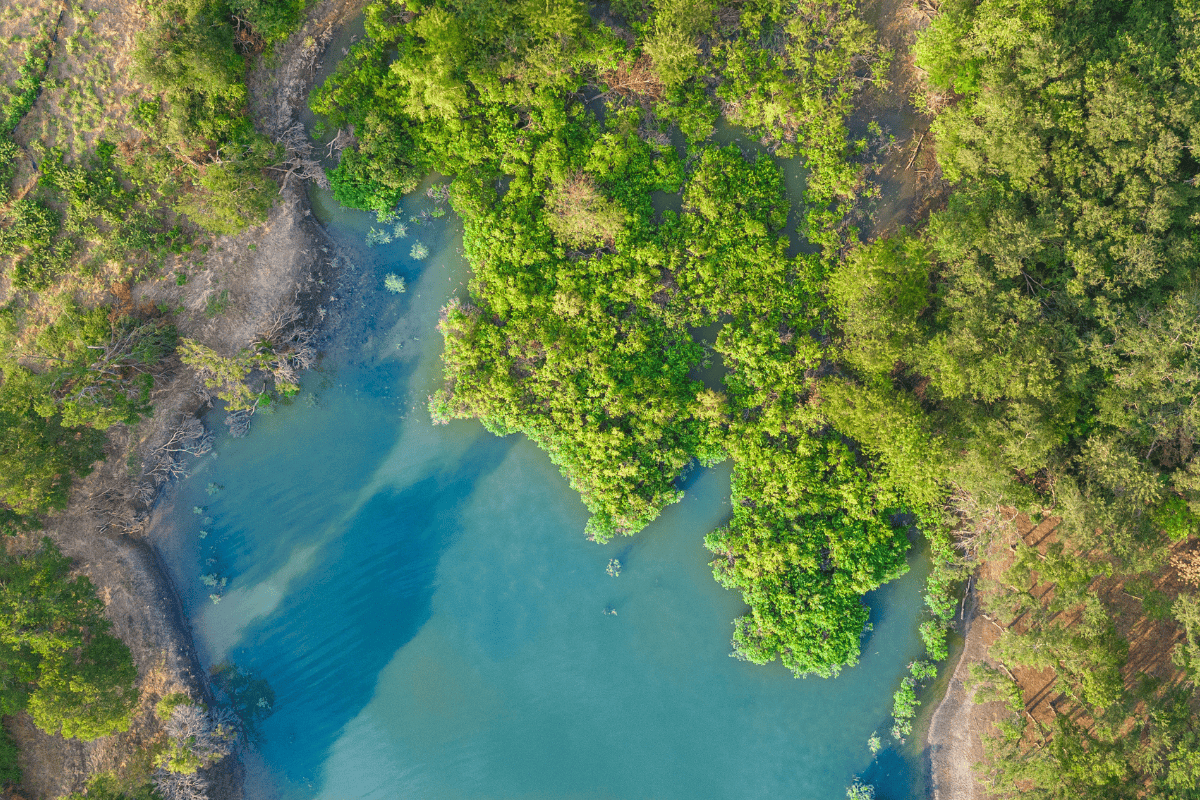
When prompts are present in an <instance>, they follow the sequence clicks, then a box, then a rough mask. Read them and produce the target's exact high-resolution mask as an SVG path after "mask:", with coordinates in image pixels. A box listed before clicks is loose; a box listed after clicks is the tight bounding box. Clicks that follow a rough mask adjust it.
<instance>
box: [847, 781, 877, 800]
mask: <svg viewBox="0 0 1200 800" xmlns="http://www.w3.org/2000/svg"><path fill="white" fill-rule="evenodd" d="M846 797H847V798H849V800H875V787H874V786H872V785H871V784H869V783H863V782H862V781H861V780H859V779H858V778H855V779H854V783H852V784H850V785H849V786H847V787H846Z"/></svg>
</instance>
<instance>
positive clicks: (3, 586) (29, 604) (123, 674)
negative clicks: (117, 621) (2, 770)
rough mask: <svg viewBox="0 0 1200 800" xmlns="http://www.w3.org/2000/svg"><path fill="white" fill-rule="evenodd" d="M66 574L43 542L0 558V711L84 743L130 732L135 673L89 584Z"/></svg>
mask: <svg viewBox="0 0 1200 800" xmlns="http://www.w3.org/2000/svg"><path fill="white" fill-rule="evenodd" d="M70 568H71V562H70V560H69V559H67V558H65V557H64V556H63V555H61V554H60V553H59V551H58V550H57V549H56V548H55V547H54V545H53V544H51V543H50V541H49V540H48V539H47V540H45V541H44V543H43V544H42V547H41V548H40V549H39V550H37V551H35V552H33V553H31V554H29V555H27V556H24V557H15V556H12V555H11V554H8V553H5V554H4V555H3V557H0V649H3V660H2V662H0V663H2V664H3V667H2V670H3V673H2V675H0V677H2V678H3V680H2V685H3V687H4V689H3V691H2V692H0V710H2V711H3V713H4V714H6V715H8V714H13V713H15V712H17V711H19V710H23V709H24V710H28V712H29V714H30V716H31V717H32V718H33V721H34V723H35V724H36V725H37V726H38V727H39V728H41V729H42V730H44V731H45V732H47V733H52V734H55V733H61V734H62V735H63V736H66V737H77V738H80V739H84V740H90V739H96V738H98V737H101V736H106V735H108V734H110V733H114V732H117V731H123V730H127V729H128V728H129V724H130V720H131V716H132V714H133V710H134V707H135V705H136V703H137V692H136V691H135V689H134V685H133V684H134V680H135V679H136V678H137V670H136V669H135V668H134V666H133V661H132V659H131V658H130V654H129V648H127V647H126V646H125V645H124V644H123V643H122V642H121V641H120V640H119V639H117V638H115V637H114V636H112V635H111V634H109V633H108V629H109V627H110V624H109V622H108V621H107V620H106V619H104V616H103V614H102V611H103V607H104V606H103V603H101V602H100V600H99V599H98V598H97V597H96V592H95V589H94V588H93V587H92V584H91V582H90V581H88V579H87V578H83V577H79V578H71V577H70Z"/></svg>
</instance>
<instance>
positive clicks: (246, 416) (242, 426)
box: [225, 406, 257, 439]
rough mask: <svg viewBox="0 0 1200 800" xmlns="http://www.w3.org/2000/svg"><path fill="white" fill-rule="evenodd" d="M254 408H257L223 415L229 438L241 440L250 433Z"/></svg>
mask: <svg viewBox="0 0 1200 800" xmlns="http://www.w3.org/2000/svg"><path fill="white" fill-rule="evenodd" d="M256 408H257V406H252V407H250V408H243V409H241V410H239V411H230V412H229V413H228V414H226V415H225V424H226V425H227V426H229V435H230V436H232V437H233V438H235V439H241V438H242V437H243V436H245V435H246V434H248V433H250V419H251V418H252V417H253V416H254V411H255V409H256Z"/></svg>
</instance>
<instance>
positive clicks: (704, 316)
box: [314, 0, 908, 675]
mask: <svg viewBox="0 0 1200 800" xmlns="http://www.w3.org/2000/svg"><path fill="white" fill-rule="evenodd" d="M618 5H620V4H618ZM620 8H623V9H624V13H625V14H626V20H625V21H626V22H627V23H628V24H629V25H630V26H631V27H632V28H633V30H634V31H635V43H634V44H633V45H632V46H631V45H630V44H629V42H628V41H627V40H626V39H623V38H621V36H620V35H619V34H618V31H617V30H615V29H614V28H612V27H610V26H607V25H598V24H595V23H594V22H593V21H592V19H591V17H589V15H588V13H587V11H588V9H587V8H586V7H585V6H584V5H583V4H582V3H579V2H576V1H575V0H558V1H557V2H552V3H549V4H547V3H545V2H536V3H535V2H529V3H499V2H495V3H459V2H431V3H420V4H418V3H412V2H409V3H406V4H399V3H392V2H382V3H377V4H375V5H373V6H371V7H370V8H369V9H368V11H367V33H368V37H367V38H366V39H365V40H364V41H363V42H361V43H360V44H358V45H356V47H355V49H354V51H353V52H352V53H351V55H350V57H349V58H348V59H346V60H345V61H344V62H343V63H342V65H341V66H340V67H339V69H338V72H337V73H336V74H335V75H334V76H333V78H332V79H331V80H330V81H329V82H328V83H327V84H326V85H325V86H324V87H323V88H322V89H321V90H319V91H318V92H317V93H316V95H315V97H314V108H315V109H316V110H318V111H320V112H322V113H324V114H326V115H328V117H329V118H330V121H331V122H332V123H333V124H334V125H337V126H347V125H353V126H354V132H355V137H356V140H357V148H355V149H352V150H348V151H346V152H345V153H344V154H343V158H342V161H341V163H340V165H339V166H338V168H337V169H336V170H335V171H334V172H333V174H332V176H331V178H332V182H333V185H334V191H335V194H336V196H337V198H338V199H339V200H340V201H341V202H343V203H348V204H351V205H357V206H359V207H363V208H370V209H373V210H376V211H378V212H381V213H385V214H386V213H388V212H389V211H391V209H392V207H393V206H394V204H395V203H396V201H397V200H398V198H399V196H400V195H401V194H402V193H404V192H406V191H409V190H411V189H412V188H414V187H415V186H416V184H417V181H418V180H419V179H420V178H421V177H422V176H424V175H425V174H426V173H427V172H428V171H430V170H437V171H438V172H441V173H442V174H446V175H451V176H453V180H452V182H451V184H450V188H449V194H450V199H451V202H452V203H453V205H454V208H455V210H456V211H458V212H459V214H460V215H461V216H462V217H463V220H464V223H465V236H464V241H465V249H466V253H467V256H468V257H469V259H470V261H471V264H472V266H473V269H474V274H473V277H472V280H471V284H470V291H471V295H470V299H469V301H468V300H465V299H464V300H460V301H455V302H453V303H451V304H450V306H448V307H447V308H446V310H445V313H444V315H443V321H442V326H441V327H442V331H443V333H444V335H445V338H446V350H445V354H444V363H445V366H446V385H445V388H444V389H442V390H441V391H439V392H438V393H437V394H435V395H434V397H433V398H431V404H430V407H431V410H432V413H433V416H434V419H435V421H439V422H445V421H448V420H449V419H452V418H455V417H476V418H479V419H480V420H482V421H483V423H484V424H485V425H486V426H487V427H488V428H489V429H490V430H492V431H494V432H496V433H499V434H509V433H516V432H521V433H524V434H526V435H527V436H529V437H530V438H531V439H532V440H533V441H535V442H536V443H538V444H539V445H540V446H541V447H542V448H543V449H545V450H546V451H547V453H549V455H550V457H551V458H552V459H553V460H554V461H555V463H556V464H558V465H559V466H560V467H561V468H562V470H563V473H564V474H565V475H566V476H567V477H568V478H569V479H570V481H571V484H572V486H574V487H575V488H576V489H577V490H578V491H579V492H580V495H581V496H582V498H583V500H584V502H585V504H586V505H587V507H588V508H589V510H590V511H591V512H592V518H591V520H590V521H589V523H588V533H589V535H590V536H592V537H593V538H596V539H599V540H604V539H607V538H609V537H610V536H612V535H614V534H629V533H634V532H636V531H638V530H640V529H641V528H643V527H644V526H645V525H646V524H647V523H648V522H650V521H651V520H653V519H654V518H655V517H656V516H657V515H658V514H659V512H660V511H661V509H662V508H663V507H664V506H665V505H667V504H669V503H672V502H675V501H676V500H677V499H678V498H679V497H680V496H681V493H680V492H679V490H678V489H677V487H676V481H677V479H678V477H679V475H680V474H681V472H682V471H683V470H684V469H685V468H687V467H688V465H689V464H691V463H692V462H693V461H696V460H699V462H700V463H705V464H709V463H713V462H716V461H719V460H722V459H723V458H726V457H728V456H732V457H733V459H734V462H735V467H734V469H735V487H734V500H735V506H736V508H737V509H738V510H737V513H736V514H735V517H734V520H733V521H732V522H731V523H730V525H729V526H728V527H727V528H726V529H723V530H722V531H721V532H718V533H717V534H714V535H713V536H711V537H710V538H709V541H708V544H709V546H710V548H712V549H713V550H714V551H715V552H716V553H717V554H718V555H719V558H718V560H717V561H716V562H715V564H716V575H717V577H718V579H719V580H720V581H721V582H722V583H723V584H724V585H727V586H729V587H731V588H737V589H739V590H741V591H742V593H743V595H744V596H745V597H746V600H747V602H748V603H749V604H750V606H751V609H752V611H751V613H750V614H748V615H747V616H746V617H744V618H743V619H742V620H740V621H739V622H738V624H737V633H736V637H735V650H736V654H737V655H739V656H741V657H744V658H748V659H751V660H754V661H768V660H771V659H773V658H776V657H782V658H783V660H784V662H785V663H786V664H787V665H788V666H789V668H791V669H792V670H793V671H795V672H796V674H798V675H801V674H808V673H817V674H823V675H828V674H833V673H835V672H836V671H837V670H838V669H839V668H840V667H841V666H842V665H843V664H847V663H853V662H854V661H855V660H856V658H857V654H858V646H859V645H858V642H859V637H860V636H861V634H862V632H863V629H864V626H865V624H866V620H867V614H868V612H867V609H866V608H865V606H863V605H862V603H861V595H862V594H863V593H864V592H866V591H869V590H870V589H872V588H875V587H876V586H878V585H879V584H880V583H882V582H884V581H886V580H888V579H890V578H892V577H895V576H896V575H897V574H900V573H902V572H903V571H904V569H905V563H904V554H905V552H906V550H907V547H908V540H907V537H906V536H905V534H904V532H903V530H902V529H900V528H897V527H895V526H894V525H893V524H892V522H891V519H892V516H891V515H892V513H893V512H894V511H897V510H899V509H900V508H902V507H903V506H904V503H905V500H904V499H903V498H901V497H899V496H898V495H897V494H896V493H895V492H889V491H887V490H885V489H884V488H882V487H880V486H878V485H876V482H875V481H874V479H873V477H872V471H871V467H870V465H869V464H868V463H867V462H865V461H864V460H863V459H862V458H860V456H859V455H858V454H857V453H856V452H855V449H854V448H853V446H851V445H850V444H848V443H846V442H844V441H843V440H842V439H841V438H840V437H839V436H838V435H837V434H836V433H834V432H833V431H831V430H830V429H829V428H828V426H827V425H826V424H825V422H824V421H823V420H822V419H821V418H820V417H819V415H815V414H813V413H811V412H810V411H809V410H808V405H807V404H808V402H809V400H810V391H811V388H810V386H809V382H808V379H807V378H806V371H809V370H814V369H816V368H817V367H818V366H819V365H820V363H821V350H822V348H821V344H820V342H819V341H818V340H816V339H814V338H813V337H812V336H810V334H809V332H810V331H811V330H812V329H814V327H819V326H820V325H821V321H820V318H819V315H820V313H821V311H822V308H823V300H822V299H821V297H820V295H819V294H817V293H816V292H815V291H814V290H815V289H817V288H819V283H818V282H819V276H820V273H821V270H822V269H823V266H822V264H823V262H822V260H821V257H820V256H819V255H818V256H810V255H801V256H798V257H793V256H791V255H790V250H791V241H790V237H789V236H788V235H787V234H786V233H785V227H786V226H787V222H788V216H789V211H790V205H789V201H788V199H787V198H786V196H785V191H784V186H783V180H782V175H781V171H780V168H779V166H778V163H777V162H776V161H774V160H773V159H771V158H769V157H768V156H767V155H765V154H759V155H753V154H747V153H743V152H741V151H739V150H738V149H736V148H733V147H724V148H722V147H718V146H716V144H714V143H712V142H711V141H709V139H710V136H711V134H712V132H713V124H712V123H713V121H715V120H716V118H717V115H718V111H719V108H720V107H721V104H726V106H727V107H728V108H730V109H733V108H735V107H736V108H737V109H740V110H739V112H738V113H739V114H740V116H737V117H736V120H737V121H740V122H743V123H745V124H747V125H754V126H759V127H761V128H762V130H763V132H764V134H769V135H771V136H772V137H774V138H775V139H776V140H777V144H778V145H779V146H781V147H782V146H784V145H786V147H787V148H788V153H787V154H792V153H798V154H802V155H804V156H805V157H806V159H807V160H808V161H809V163H810V165H811V166H812V168H813V169H818V168H820V169H824V168H826V167H828V169H829V170H834V171H836V170H840V173H839V174H843V177H845V176H846V175H848V176H849V177H848V178H845V179H835V178H833V177H830V178H829V179H828V180H830V181H833V182H834V183H836V184H837V186H838V187H840V188H838V189H837V191H829V190H827V189H820V190H819V191H818V190H816V189H814V191H815V192H816V193H815V194H813V196H812V197H813V202H814V203H815V204H816V206H815V207H816V208H817V209H818V210H820V211H821V214H826V212H825V211H824V209H825V208H826V207H827V206H828V205H829V204H830V203H831V202H833V201H834V200H835V196H834V195H838V196H839V197H841V196H842V195H845V197H843V198H842V199H846V198H848V197H849V196H851V195H852V194H853V187H854V183H855V181H856V180H857V178H856V175H857V172H856V170H855V169H854V168H852V167H849V166H847V165H845V163H844V161H843V159H844V157H845V156H846V154H847V148H846V135H845V125H844V122H843V120H842V117H843V115H844V114H845V113H847V112H848V110H849V97H850V95H851V94H852V93H853V92H854V91H855V90H857V89H858V88H859V87H861V85H862V80H861V78H860V77H857V72H856V70H858V69H859V68H861V67H865V66H869V65H870V64H871V63H873V62H874V61H875V60H876V59H877V57H878V48H877V47H876V46H875V45H874V39H873V33H872V32H871V31H870V30H869V29H868V28H867V27H866V26H865V25H863V24H862V23H861V22H860V21H858V20H857V18H856V17H854V15H853V13H852V7H851V6H849V5H845V4H833V5H832V6H830V8H829V9H828V11H829V16H828V20H829V25H828V26H822V25H817V24H815V23H814V25H808V26H805V25H799V24H798V23H796V22H795V21H796V20H797V19H799V18H800V17H802V16H803V13H802V12H806V11H813V12H816V10H817V8H818V4H815V3H778V2H757V3H747V4H745V8H744V9H743V11H742V13H741V15H740V21H739V17H738V16H737V15H734V16H733V17H732V18H729V17H728V15H725V16H722V15H721V14H718V13H717V12H718V6H717V4H715V3H711V2H700V1H699V0H677V1H674V2H660V3H656V4H654V5H653V7H646V6H642V7H638V6H637V5H636V4H625V5H624V6H620ZM821 10H822V13H823V12H824V11H825V9H824V6H821ZM722 13H723V12H722ZM823 18H824V17H823ZM730 19H732V20H734V21H733V22H732V23H730ZM789 21H790V22H789ZM780 25H784V26H785V27H786V36H787V37H788V41H790V42H791V43H792V49H791V50H789V55H787V56H786V57H784V58H782V59H780V58H778V57H777V56H776V55H775V54H774V52H773V51H770V50H767V49H764V48H762V47H761V43H760V42H761V39H762V36H763V34H764V32H769V31H772V30H775V29H776V28H777V26H780ZM812 39H823V40H827V41H831V42H832V43H833V44H832V45H831V47H832V49H831V50H830V51H829V54H828V55H827V56H826V55H822V56H820V57H819V58H817V59H816V61H813V60H812V59H810V58H808V57H806V56H805V55H803V52H804V48H805V47H806V46H807V44H806V43H809V42H810V40H812ZM748 56H752V57H753V59H755V60H754V63H756V64H758V65H759V67H760V68H761V70H763V71H767V72H770V74H771V75H774V76H776V78H775V83H774V84H769V85H768V83H767V82H766V80H765V79H764V78H762V77H761V75H759V74H758V73H753V72H751V73H747V72H745V68H744V67H743V66H738V65H742V64H743V63H748V62H746V58H747V57H748ZM714 81H715V82H716V83H719V84H720V88H718V89H717V90H716V92H715V93H714V91H713V90H712V86H711V85H710V84H711V83H712V82H714ZM595 96H601V97H605V98H606V99H607V100H608V102H607V105H606V108H605V112H604V114H603V116H602V117H600V116H598V115H597V114H596V113H595V112H594V111H593V110H592V108H591V107H590V106H589V105H588V103H587V102H586V100H587V98H588V97H595ZM771 114H775V116H771ZM706 120H707V122H706ZM671 122H678V124H679V125H680V126H681V127H682V128H683V130H684V133H685V134H686V135H687V137H688V138H689V140H690V144H689V146H688V147H687V148H686V150H685V151H682V152H681V151H680V150H678V149H677V148H676V147H674V146H672V145H671V144H670V143H669V139H668V138H667V136H666V135H665V133H666V131H667V129H668V126H669V125H670V123H671ZM822 159H824V161H822ZM821 164H824V165H825V166H824V167H822V166H820V165H821ZM822 174H824V173H822ZM831 174H832V173H831ZM839 181H840V182H839ZM813 185H814V186H815V185H816V184H815V183H814V184H813ZM656 193H665V194H674V193H679V194H680V210H679V211H678V212H676V211H671V210H656V206H655V202H654V198H655V197H656V196H658V197H661V196H662V195H661V194H658V195H656ZM839 193H840V194H839ZM830 215H832V216H830ZM837 222H838V218H837V212H836V209H835V210H833V211H830V212H828V214H826V215H825V216H821V215H820V214H818V215H817V216H815V217H810V227H811V228H812V229H814V230H816V229H818V228H819V229H820V230H823V231H825V232H826V233H825V235H827V236H832V237H833V238H832V241H834V242H839V243H840V241H841V240H840V234H839V233H838V230H837V227H838V226H837ZM709 326H716V327H715V330H716V331H717V332H716V334H715V335H716V340H715V342H712V343H709V344H707V345H705V344H702V343H701V341H699V336H698V334H697V330H698V329H700V328H705V329H707V328H708V327H709ZM715 357H720V358H721V359H722V362H723V364H724V365H725V367H727V369H728V374H727V376H726V377H725V380H724V386H722V387H716V386H713V387H706V386H705V385H704V383H703V382H702V381H700V380H699V379H698V378H697V377H696V376H697V375H698V374H699V370H700V368H702V366H703V365H704V364H706V363H709V362H710V361H711V359H713V358H715ZM768 564H769V565H771V566H770V567H769V568H768V567H767V566H765V565H768Z"/></svg>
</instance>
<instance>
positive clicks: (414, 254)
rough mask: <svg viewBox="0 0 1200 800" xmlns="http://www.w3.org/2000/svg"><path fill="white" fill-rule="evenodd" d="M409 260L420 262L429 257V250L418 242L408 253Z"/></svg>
mask: <svg viewBox="0 0 1200 800" xmlns="http://www.w3.org/2000/svg"><path fill="white" fill-rule="evenodd" d="M408 255H409V258H412V259H413V260H414V261H421V260H422V259H425V258H427V257H428V256H429V248H428V247H426V246H425V245H423V244H421V243H420V242H416V243H414V244H413V246H412V250H409V251H408Z"/></svg>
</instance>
